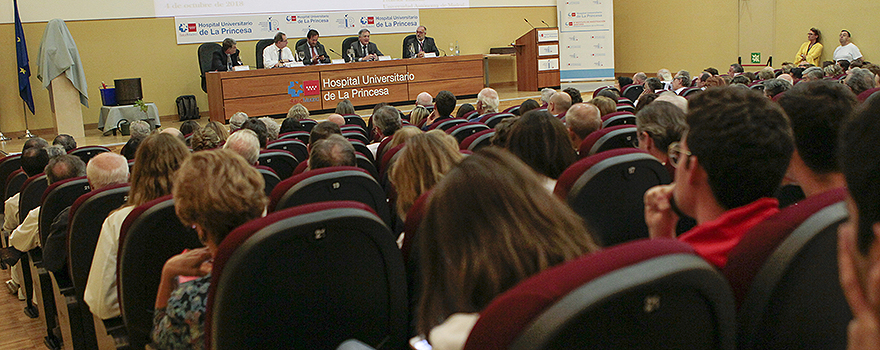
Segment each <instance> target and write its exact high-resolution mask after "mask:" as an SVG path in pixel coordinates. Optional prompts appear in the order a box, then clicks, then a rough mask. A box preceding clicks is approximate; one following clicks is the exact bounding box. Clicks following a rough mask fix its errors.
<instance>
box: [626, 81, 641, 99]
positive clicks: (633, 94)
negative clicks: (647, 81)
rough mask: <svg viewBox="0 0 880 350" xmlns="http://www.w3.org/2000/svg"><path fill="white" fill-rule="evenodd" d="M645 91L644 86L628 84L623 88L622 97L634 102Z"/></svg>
mask: <svg viewBox="0 0 880 350" xmlns="http://www.w3.org/2000/svg"><path fill="white" fill-rule="evenodd" d="M644 91H645V86H643V85H636V84H630V85H627V86H626V87H625V88H623V96H624V97H626V98H628V99H630V101H635V100H638V99H639V95H641V94H642V92H644Z"/></svg>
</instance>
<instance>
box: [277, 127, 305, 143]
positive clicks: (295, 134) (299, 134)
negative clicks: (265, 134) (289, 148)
mask: <svg viewBox="0 0 880 350" xmlns="http://www.w3.org/2000/svg"><path fill="white" fill-rule="evenodd" d="M300 125H302V123H300ZM278 139H279V140H286V139H293V140H299V141H300V142H302V143H303V144H308V143H309V133H308V132H306V131H291V132H286V133H283V134H281V135H278Z"/></svg>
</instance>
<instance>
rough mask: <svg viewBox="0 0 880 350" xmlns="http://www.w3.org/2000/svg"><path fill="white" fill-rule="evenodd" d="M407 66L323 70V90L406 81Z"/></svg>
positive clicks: (402, 82)
mask: <svg viewBox="0 0 880 350" xmlns="http://www.w3.org/2000/svg"><path fill="white" fill-rule="evenodd" d="M406 79H408V78H407V75H406V66H403V65H400V66H392V67H367V68H363V69H348V70H338V71H328V72H321V91H329V90H333V89H339V88H346V89H349V88H356V87H363V86H379V85H382V86H385V85H390V84H404V83H406Z"/></svg>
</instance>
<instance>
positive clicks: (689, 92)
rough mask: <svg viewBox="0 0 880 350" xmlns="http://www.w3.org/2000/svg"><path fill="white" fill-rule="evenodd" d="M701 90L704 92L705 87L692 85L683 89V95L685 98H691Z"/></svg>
mask: <svg viewBox="0 0 880 350" xmlns="http://www.w3.org/2000/svg"><path fill="white" fill-rule="evenodd" d="M700 92H703V89H701V88H698V87H691V88H687V89H684V90H681V96H682V97H684V98H691V97H692V96H693V95H696V94H698V93H700Z"/></svg>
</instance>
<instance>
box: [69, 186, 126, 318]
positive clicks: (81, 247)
mask: <svg viewBox="0 0 880 350" xmlns="http://www.w3.org/2000/svg"><path fill="white" fill-rule="evenodd" d="M128 190H129V185H128V184H119V185H113V186H108V187H105V188H102V189H99V190H95V191H92V192H89V193H86V194H84V195H82V196H80V197H79V198H77V199H76V201H74V202H73V204H72V205H71V206H70V219H69V220H70V221H69V223H70V225H69V226H68V227H70V232H69V234H68V235H67V259H68V261H67V266H68V268H69V269H70V279H71V280H73V287H74V290H75V291H76V296H77V299H78V300H80V301H82V300H83V295H84V293H85V289H86V281H88V278H89V270H90V269H91V268H92V258H93V257H94V256H95V248H96V247H97V245H98V237H99V236H100V235H101V225H103V224H104V219H106V218H107V216H108V215H110V212H112V211H114V210H116V209H118V208H119V207H120V206H122V205H123V204H124V203H125V201H126V200H128Z"/></svg>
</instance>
